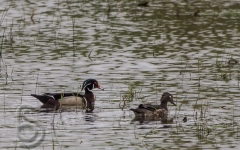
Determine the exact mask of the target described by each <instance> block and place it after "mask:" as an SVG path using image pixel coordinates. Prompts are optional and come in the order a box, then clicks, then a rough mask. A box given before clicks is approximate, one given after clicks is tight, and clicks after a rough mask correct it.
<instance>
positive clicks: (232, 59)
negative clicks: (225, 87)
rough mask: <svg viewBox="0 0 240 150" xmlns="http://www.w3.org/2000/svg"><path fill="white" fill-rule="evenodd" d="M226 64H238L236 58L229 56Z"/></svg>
mask: <svg viewBox="0 0 240 150" xmlns="http://www.w3.org/2000/svg"><path fill="white" fill-rule="evenodd" d="M228 64H229V65H236V64H238V60H237V59H234V58H231V59H229V61H228Z"/></svg>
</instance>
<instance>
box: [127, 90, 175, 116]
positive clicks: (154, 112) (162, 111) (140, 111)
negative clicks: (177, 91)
mask: <svg viewBox="0 0 240 150" xmlns="http://www.w3.org/2000/svg"><path fill="white" fill-rule="evenodd" d="M160 101H161V104H160V105H151V104H140V105H139V106H138V108H136V109H130V110H131V111H133V112H134V114H135V116H136V117H139V116H140V117H144V116H163V115H167V114H168V108H167V103H168V102H170V103H172V104H173V105H175V106H176V104H175V103H174V102H173V96H172V94H170V93H168V92H165V93H163V94H162V97H161V99H160Z"/></svg>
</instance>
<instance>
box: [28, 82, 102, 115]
mask: <svg viewBox="0 0 240 150" xmlns="http://www.w3.org/2000/svg"><path fill="white" fill-rule="evenodd" d="M94 88H98V89H101V90H104V89H103V88H101V86H100V84H99V83H98V81H97V80H95V79H87V80H85V81H84V82H83V84H82V89H81V91H82V90H83V89H84V90H85V94H84V95H82V94H80V93H76V92H73V93H44V94H42V95H36V94H31V96H33V97H35V98H37V99H38V100H39V101H41V102H42V103H43V106H42V107H45V108H46V107H50V108H55V109H56V110H57V109H59V107H61V106H80V107H81V108H86V110H87V112H92V111H93V110H94V102H95V96H94V94H93V92H92V90H93V89H94Z"/></svg>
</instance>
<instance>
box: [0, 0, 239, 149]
mask: <svg viewBox="0 0 240 150" xmlns="http://www.w3.org/2000/svg"><path fill="white" fill-rule="evenodd" d="M137 3H138V1H57V0H53V1H38V2H29V1H14V2H9V1H4V0H3V1H2V3H1V7H0V14H1V18H2V19H1V29H0V39H1V46H0V47H1V67H0V84H1V89H0V93H1V94H0V98H1V105H0V108H1V109H0V110H1V112H2V115H1V120H2V121H1V123H0V127H1V128H0V129H1V130H0V133H1V135H0V147H1V148H2V149H23V148H21V147H20V146H21V144H22V143H24V142H21V140H20V139H19V138H18V131H17V128H18V126H19V124H20V125H21V124H23V123H25V122H26V120H25V121H24V120H23V119H22V120H20V122H18V113H16V112H18V111H17V107H18V106H20V105H28V106H32V107H33V108H39V107H40V106H41V103H40V102H38V101H37V100H36V99H34V98H33V97H31V96H30V94H31V93H39V94H40V93H44V92H63V91H73V92H76V91H77V90H78V88H79V85H80V84H82V82H83V81H84V80H85V79H87V78H95V79H97V80H98V81H99V83H100V84H101V86H102V87H104V88H105V91H98V90H95V91H94V93H95V95H96V96H97V101H96V103H95V107H96V108H95V110H94V113H93V114H85V113H84V111H81V110H76V109H70V110H67V111H63V112H57V113H53V112H33V113H32V114H29V116H30V117H32V118H34V119H37V120H38V121H39V122H40V123H41V127H43V128H44V130H45V137H44V140H43V142H41V143H40V144H39V145H38V146H36V147H34V149H82V148H93V149H239V148H240V146H239V135H238V132H239V119H240V118H239V116H240V113H239V111H238V110H239V105H240V101H239V98H240V92H239V85H240V84H239V79H240V78H239V71H240V67H239V61H240V60H239V56H240V55H239V47H240V40H239V39H240V32H239V30H240V23H239V19H240V14H239V8H240V7H239V6H240V3H239V2H235V1H224V0H219V1H196V0H192V1H184V0H181V1H176V0H172V1H169V0H165V1H155V0H152V1H150V3H149V7H137ZM33 9H36V10H35V11H34V13H32V11H33ZM197 9H201V11H200V13H199V15H200V17H194V16H193V13H194V12H195V11H196V10H197ZM177 10H179V16H176V12H177ZM31 14H34V15H33V17H32V19H31ZM90 52H91V55H90V58H89V57H88V55H89V53H90ZM233 60H234V61H233ZM235 60H237V62H235ZM229 62H230V63H229ZM231 62H234V64H231ZM130 84H133V85H134V90H135V91H137V96H136V97H135V98H134V99H133V101H131V102H128V103H127V104H126V106H124V108H123V110H122V109H121V108H122V105H123V102H122V101H121V96H122V95H124V93H126V91H127V90H128V87H129V85H130ZM139 91H140V92H139ZM166 91H167V92H170V93H171V94H172V95H173V96H174V100H175V101H176V102H177V107H174V106H171V105H169V109H170V112H169V118H170V120H171V119H172V121H169V122H167V123H165V122H164V123H162V122H161V121H159V120H154V121H151V120H145V121H143V122H139V121H134V120H133V119H134V114H133V113H132V112H131V111H129V109H130V108H133V107H137V106H138V105H139V104H140V103H142V102H152V103H156V104H157V103H159V99H160V97H161V94H162V93H163V92H166ZM185 116H186V117H187V118H188V121H187V122H186V123H184V122H183V118H184V117H185ZM32 133H33V132H32V131H31V130H26V131H25V130H24V135H25V136H26V137H28V136H29V135H32ZM25 144H29V143H28V142H25Z"/></svg>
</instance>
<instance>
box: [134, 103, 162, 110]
mask: <svg viewBox="0 0 240 150" xmlns="http://www.w3.org/2000/svg"><path fill="white" fill-rule="evenodd" d="M138 108H141V109H147V110H150V111H155V110H156V109H159V108H160V105H151V104H140V105H139V106H138Z"/></svg>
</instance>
